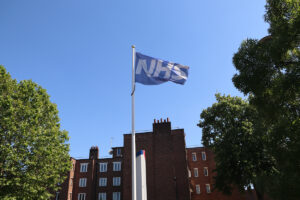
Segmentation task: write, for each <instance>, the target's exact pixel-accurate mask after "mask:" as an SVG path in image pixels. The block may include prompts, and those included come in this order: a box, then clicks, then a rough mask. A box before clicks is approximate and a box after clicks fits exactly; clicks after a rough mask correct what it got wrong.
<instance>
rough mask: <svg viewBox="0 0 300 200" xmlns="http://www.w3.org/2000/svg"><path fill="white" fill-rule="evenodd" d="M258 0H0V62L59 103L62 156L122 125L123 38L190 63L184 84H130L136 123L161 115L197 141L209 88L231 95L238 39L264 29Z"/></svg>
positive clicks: (102, 144)
mask: <svg viewBox="0 0 300 200" xmlns="http://www.w3.org/2000/svg"><path fill="white" fill-rule="evenodd" d="M264 5H265V1H262V0H243V1H241V0H227V1H224V0H215V1H203V0H185V1H183V0H181V1H179V0H169V1H161V0H151V1H141V0H134V1H132V0H127V1H114V0H112V1H111V0H110V1H104V0H63V1H62V0H42V1H41V0H26V1H17V0H1V1H0V64H2V65H4V66H5V67H6V69H7V70H8V71H9V73H10V74H11V75H12V77H13V78H16V79H17V80H19V81H20V80H23V79H32V80H33V81H35V82H36V83H38V84H39V85H41V86H42V87H43V88H45V89H47V92H48V93H49V95H50V96H51V101H52V102H54V103H56V104H57V106H58V109H59V116H60V118H61V124H62V128H63V129H65V130H67V131H68V132H69V136H70V141H69V143H70V145H71V151H70V155H71V156H73V157H77V158H84V157H88V152H89V148H90V147H91V146H92V145H98V146H99V148H100V156H101V157H103V156H107V155H108V150H109V148H110V140H111V138H113V140H112V145H113V146H122V145H123V133H129V132H130V130H131V98H130V92H131V45H132V44H135V45H136V48H137V51H139V52H141V53H143V54H146V55H149V56H152V57H158V58H161V59H165V60H169V61H173V62H178V63H181V64H184V65H188V66H190V72H189V78H188V80H187V82H186V84H185V85H184V86H181V85H177V84H174V83H165V84H162V85H159V86H144V85H140V84H137V88H136V130H137V131H143V130H152V123H153V119H154V118H156V119H159V118H167V117H169V118H170V120H171V122H172V127H173V128H176V127H180V128H184V129H185V133H186V143H187V146H194V145H198V146H200V145H201V129H200V128H198V127H197V126H196V124H197V123H198V121H199V119H200V113H201V111H202V110H203V109H204V108H206V107H208V106H210V105H212V103H214V102H215V97H214V94H215V93H216V92H220V93H222V94H231V95H238V96H241V93H239V92H238V91H237V90H236V89H235V87H234V86H233V84H232V82H231V78H232V76H233V74H234V73H235V69H234V66H233V64H232V56H233V54H234V53H235V52H236V51H237V49H238V47H239V46H240V43H241V42H242V40H244V39H246V38H261V37H263V36H265V35H267V29H268V24H266V23H265V22H264V20H263V15H264V12H265V8H264Z"/></svg>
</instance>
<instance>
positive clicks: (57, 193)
mask: <svg viewBox="0 0 300 200" xmlns="http://www.w3.org/2000/svg"><path fill="white" fill-rule="evenodd" d="M55 200H59V192H56V196H55Z"/></svg>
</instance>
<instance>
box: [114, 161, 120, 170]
mask: <svg viewBox="0 0 300 200" xmlns="http://www.w3.org/2000/svg"><path fill="white" fill-rule="evenodd" d="M121 169H122V163H121V162H113V171H115V172H118V171H121Z"/></svg>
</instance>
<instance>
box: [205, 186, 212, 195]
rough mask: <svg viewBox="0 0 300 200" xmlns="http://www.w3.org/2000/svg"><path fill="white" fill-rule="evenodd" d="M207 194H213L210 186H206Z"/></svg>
mask: <svg viewBox="0 0 300 200" xmlns="http://www.w3.org/2000/svg"><path fill="white" fill-rule="evenodd" d="M205 189H206V193H208V194H209V193H211V191H210V184H205Z"/></svg>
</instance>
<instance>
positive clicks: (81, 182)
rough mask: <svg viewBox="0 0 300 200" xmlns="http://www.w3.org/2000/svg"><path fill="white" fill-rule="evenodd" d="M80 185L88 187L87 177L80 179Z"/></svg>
mask: <svg viewBox="0 0 300 200" xmlns="http://www.w3.org/2000/svg"><path fill="white" fill-rule="evenodd" d="M79 187H86V178H80V179H79Z"/></svg>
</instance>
